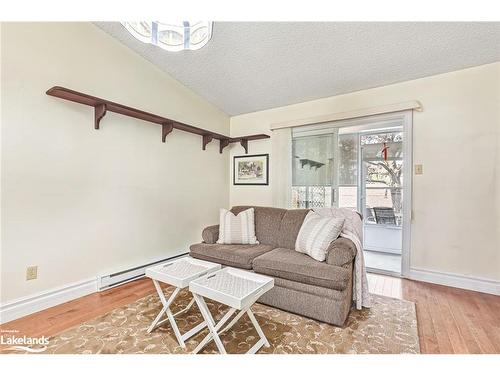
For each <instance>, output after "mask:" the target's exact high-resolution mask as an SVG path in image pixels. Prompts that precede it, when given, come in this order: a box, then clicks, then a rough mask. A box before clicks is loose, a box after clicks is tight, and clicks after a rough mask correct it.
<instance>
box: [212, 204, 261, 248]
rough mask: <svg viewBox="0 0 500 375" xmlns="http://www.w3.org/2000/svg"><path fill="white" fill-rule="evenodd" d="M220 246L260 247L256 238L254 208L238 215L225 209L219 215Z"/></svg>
mask: <svg viewBox="0 0 500 375" xmlns="http://www.w3.org/2000/svg"><path fill="white" fill-rule="evenodd" d="M217 243H218V244H228V245H231V244H233V245H235V244H241V245H258V244H259V241H257V237H255V220H254V208H253V207H252V208H249V209H248V210H244V211H241V212H240V213H238V214H237V215H235V214H234V213H232V212H231V211H228V210H226V209H225V208H221V209H220V214H219V239H218V240H217Z"/></svg>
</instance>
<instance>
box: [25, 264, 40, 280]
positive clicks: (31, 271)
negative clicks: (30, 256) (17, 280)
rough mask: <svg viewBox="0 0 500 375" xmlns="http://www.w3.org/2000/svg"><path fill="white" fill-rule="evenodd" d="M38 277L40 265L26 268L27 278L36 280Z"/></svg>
mask: <svg viewBox="0 0 500 375" xmlns="http://www.w3.org/2000/svg"><path fill="white" fill-rule="evenodd" d="M37 277H38V266H29V267H28V268H26V280H35V279H36V278H37Z"/></svg>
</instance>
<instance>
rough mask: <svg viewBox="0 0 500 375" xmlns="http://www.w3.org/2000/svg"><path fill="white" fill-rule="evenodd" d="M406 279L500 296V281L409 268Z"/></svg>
mask: <svg viewBox="0 0 500 375" xmlns="http://www.w3.org/2000/svg"><path fill="white" fill-rule="evenodd" d="M408 278H409V279H411V280H418V281H425V282H428V283H433V284H440V285H446V286H452V287H455V288H461V289H468V290H474V291H476V292H483V293H489V294H495V295H497V296H498V295H500V281H496V280H490V279H484V278H480V277H470V276H464V275H459V274H455V273H449V272H438V271H432V270H426V269H422V268H411V269H410V274H409V275H408Z"/></svg>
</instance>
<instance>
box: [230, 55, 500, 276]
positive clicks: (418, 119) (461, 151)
mask: <svg viewBox="0 0 500 375" xmlns="http://www.w3.org/2000/svg"><path fill="white" fill-rule="evenodd" d="M407 100H419V101H421V103H422V104H423V107H424V110H423V112H416V113H415V114H414V145H413V149H414V163H415V164H423V166H424V174H423V175H418V176H414V179H413V180H414V186H413V212H414V220H413V223H412V244H411V267H412V268H421V269H426V270H434V271H439V272H449V273H456V274H460V275H466V276H471V277H481V278H487V279H493V280H500V234H499V232H500V197H499V194H500V172H499V167H498V165H499V164H500V162H499V161H500V159H499V158H500V156H498V148H499V146H500V138H499V135H500V134H499V132H500V110H499V107H500V63H494V64H489V65H483V66H479V67H475V68H471V69H466V70H461V71H456V72H452V73H447V74H441V75H436V76H432V77H427V78H423V79H418V80H413V81H408V82H404V83H398V84H394V85H390V86H385V87H379V88H374V89H370V90H363V91H359V92H354V93H350V94H346V95H340V96H335V97H329V98H324V99H320V100H315V101H310V102H305V103H300V104H295V105H290V106H286V107H280V108H274V109H270V110H266V111H261V112H255V113H250V114H245V115H240V116H236V117H232V118H231V136H239V135H244V134H252V133H261V132H264V133H267V134H271V132H270V131H269V126H270V125H271V124H272V123H276V122H281V121H287V120H294V119H301V118H307V117H312V116H319V115H326V114H330V113H336V112H344V111H351V110H356V109H360V108H368V107H374V106H378V105H385V104H391V103H397V102H403V101H407ZM249 147H250V152H249V153H250V154H256V153H269V154H271V141H270V140H263V141H258V142H251V143H250V146H249ZM241 154H243V151H242V149H241V148H239V147H237V146H232V148H231V156H234V155H241ZM272 157H273V156H272V155H270V160H271V159H272ZM230 164H231V168H232V161H231V163H230ZM271 165H272V161H271ZM231 173H232V170H231ZM229 181H230V203H231V205H237V204H256V205H271V204H272V199H271V189H272V184H273V181H272V180H271V181H270V185H269V186H268V187H259V186H257V187H251V186H232V176H230V179H229ZM495 205H496V208H495Z"/></svg>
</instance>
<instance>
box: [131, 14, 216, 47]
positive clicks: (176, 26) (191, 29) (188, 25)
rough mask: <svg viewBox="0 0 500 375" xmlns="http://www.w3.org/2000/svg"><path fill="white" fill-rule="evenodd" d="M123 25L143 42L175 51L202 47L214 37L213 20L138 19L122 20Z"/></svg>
mask: <svg viewBox="0 0 500 375" xmlns="http://www.w3.org/2000/svg"><path fill="white" fill-rule="evenodd" d="M122 25H123V26H124V27H125V28H126V29H127V31H128V32H129V33H130V34H132V35H133V36H134V37H135V38H136V39H138V40H140V41H141V42H143V43H150V44H154V45H155V46H158V47H160V48H163V49H165V50H167V51H173V52H177V51H183V50H197V49H200V48H201V47H203V46H204V45H205V44H207V43H208V41H209V40H210V38H211V37H212V22H207V21H197V22H189V21H184V22H180V23H167V22H158V21H138V22H122Z"/></svg>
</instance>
